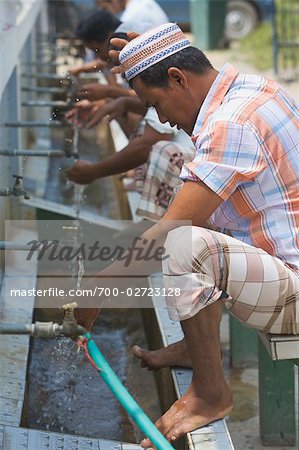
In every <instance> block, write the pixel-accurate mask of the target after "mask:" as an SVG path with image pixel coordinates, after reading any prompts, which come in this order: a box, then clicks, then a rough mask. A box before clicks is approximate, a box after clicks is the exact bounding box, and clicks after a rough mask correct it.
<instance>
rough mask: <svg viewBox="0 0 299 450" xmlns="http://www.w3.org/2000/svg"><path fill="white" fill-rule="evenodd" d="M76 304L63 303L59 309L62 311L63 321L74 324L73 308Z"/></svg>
mask: <svg viewBox="0 0 299 450" xmlns="http://www.w3.org/2000/svg"><path fill="white" fill-rule="evenodd" d="M77 306H78V303H77V302H72V303H65V304H64V305H62V306H61V309H63V310H64V319H63V320H64V321H65V320H67V321H73V322H76V319H75V308H77Z"/></svg>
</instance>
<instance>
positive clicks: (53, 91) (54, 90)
mask: <svg viewBox="0 0 299 450" xmlns="http://www.w3.org/2000/svg"><path fill="white" fill-rule="evenodd" d="M21 89H22V91H23V92H37V93H40V94H66V93H67V89H65V88H58V87H39V86H38V87H36V86H35V87H30V86H29V87H27V86H23V87H22V88H21Z"/></svg>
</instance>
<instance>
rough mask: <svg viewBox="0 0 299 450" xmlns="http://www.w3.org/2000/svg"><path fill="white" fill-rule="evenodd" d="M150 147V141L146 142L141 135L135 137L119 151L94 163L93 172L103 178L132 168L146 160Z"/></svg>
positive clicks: (97, 176)
mask: <svg viewBox="0 0 299 450" xmlns="http://www.w3.org/2000/svg"><path fill="white" fill-rule="evenodd" d="M151 148H152V146H151V143H146V142H145V141H144V140H143V139H142V137H140V138H135V139H133V140H132V141H131V142H129V144H128V145H127V146H126V147H125V148H124V149H123V150H121V151H120V152H117V153H115V154H114V155H112V156H111V157H110V158H107V159H105V160H104V161H100V162H98V163H96V164H94V167H93V174H94V175H95V176H96V178H103V177H108V176H110V175H117V174H119V173H123V172H126V171H127V170H130V169H134V168H135V167H138V166H140V165H141V164H143V163H145V162H146V161H147V160H148V156H149V154H150V152H151Z"/></svg>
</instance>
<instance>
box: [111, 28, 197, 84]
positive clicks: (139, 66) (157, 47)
mask: <svg viewBox="0 0 299 450" xmlns="http://www.w3.org/2000/svg"><path fill="white" fill-rule="evenodd" d="M190 46H191V43H190V41H189V40H188V39H187V38H186V36H185V35H184V34H183V32H182V30H181V29H180V27H179V26H178V25H177V24H176V23H165V24H163V25H160V26H158V27H156V28H152V29H151V30H149V31H147V32H146V33H144V34H142V35H140V36H138V37H137V38H136V39H133V40H132V41H131V42H129V43H128V44H127V45H126V46H125V47H124V48H123V49H122V51H121V52H120V54H119V60H120V63H121V68H122V71H123V72H124V73H125V77H126V80H127V81H130V80H131V79H132V78H134V77H136V76H137V75H138V74H139V73H141V72H143V71H144V70H146V69H148V68H149V67H151V66H153V65H154V64H157V63H158V62H159V61H162V60H163V59H165V58H168V56H170V55H173V54H174V53H177V52H179V51H180V50H182V49H183V48H186V47H190Z"/></svg>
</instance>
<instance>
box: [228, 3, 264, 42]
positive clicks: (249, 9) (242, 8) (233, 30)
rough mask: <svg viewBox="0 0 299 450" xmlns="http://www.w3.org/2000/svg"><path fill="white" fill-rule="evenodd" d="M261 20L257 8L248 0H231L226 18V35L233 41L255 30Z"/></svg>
mask: <svg viewBox="0 0 299 450" xmlns="http://www.w3.org/2000/svg"><path fill="white" fill-rule="evenodd" d="M258 22H259V15H258V11H257V9H256V8H255V7H254V5H253V4H252V3H250V2H249V1H246V0H230V1H229V2H228V4H227V15H226V18H225V36H226V38H227V39H228V40H229V41H231V40H234V39H242V38H243V37H244V36H246V35H247V34H248V33H250V32H251V31H253V30H254V28H255V27H256V26H257V24H258Z"/></svg>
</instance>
